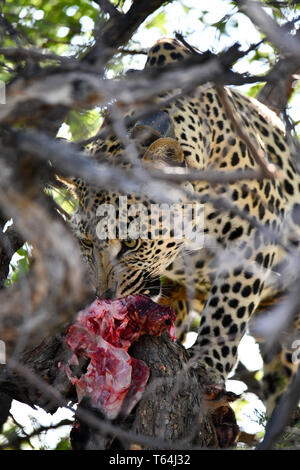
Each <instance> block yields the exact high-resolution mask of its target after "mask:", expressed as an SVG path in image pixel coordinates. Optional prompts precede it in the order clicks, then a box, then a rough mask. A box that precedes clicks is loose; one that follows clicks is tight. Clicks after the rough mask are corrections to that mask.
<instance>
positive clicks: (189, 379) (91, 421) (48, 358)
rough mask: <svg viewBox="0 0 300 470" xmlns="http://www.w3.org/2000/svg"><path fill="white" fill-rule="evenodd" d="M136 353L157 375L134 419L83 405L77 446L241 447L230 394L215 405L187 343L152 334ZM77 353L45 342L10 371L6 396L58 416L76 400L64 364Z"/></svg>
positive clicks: (1, 376)
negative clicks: (112, 417)
mask: <svg viewBox="0 0 300 470" xmlns="http://www.w3.org/2000/svg"><path fill="white" fill-rule="evenodd" d="M131 354H133V355H134V357H136V358H138V359H142V360H143V361H145V362H146V363H147V364H148V365H149V367H150V370H151V377H150V380H149V383H148V384H147V388H146V391H145V393H144V396H143V398H142V400H141V401H140V403H139V404H138V405H137V406H136V408H135V410H134V411H133V413H132V414H131V415H130V416H127V417H125V418H124V417H123V418H122V417H118V418H117V419H116V420H114V421H113V422H108V421H107V420H105V419H104V417H103V416H102V414H101V413H100V412H99V410H95V409H93V408H92V407H91V406H90V404H89V402H88V399H85V400H83V402H81V404H80V405H79V406H78V410H77V412H76V424H75V426H74V427H73V430H72V433H71V437H72V444H73V447H74V448H76V449H104V448H114V449H116V448H119V449H129V448H133V447H134V446H135V448H136V447H138V448H143V449H159V448H164V449H165V448H171V449H172V448H173V449H174V448H177V449H183V448H184V449H188V448H203V447H205V448H207V447H209V448H217V447H229V446H231V445H234V444H235V442H236V438H237V435H238V428H237V426H236V422H235V418H234V414H233V412H232V411H230V410H231V409H230V408H229V405H228V401H227V396H226V394H225V393H224V394H223V395H222V397H223V399H222V400H220V397H218V399H217V400H214V399H212V400H211V401H210V403H209V404H208V401H207V400H208V396H207V393H206V390H205V389H204V387H201V379H200V385H199V377H198V376H197V374H196V372H195V370H194V369H193V368H192V367H190V357H189V354H188V351H187V350H186V349H184V348H183V346H181V345H180V344H179V343H172V341H171V340H170V338H169V336H168V334H164V335H163V336H161V337H160V338H153V337H150V336H144V337H143V338H141V339H140V340H139V341H138V342H137V343H136V344H135V345H134V346H133V347H132V351H131ZM69 355H70V351H69V350H67V348H66V346H65V342H64V335H63V334H61V335H57V336H55V337H53V338H51V339H49V340H47V341H44V342H42V343H41V344H40V346H38V347H36V348H34V349H33V350H32V351H29V352H28V353H26V355H24V357H23V360H22V361H23V364H22V365H18V364H17V363H12V364H14V367H15V369H12V368H10V367H9V366H5V367H4V366H3V368H2V371H1V373H0V388H1V390H2V392H3V393H5V394H6V395H7V396H9V397H10V398H14V399H17V400H18V401H21V402H23V403H26V404H28V405H31V406H40V407H42V408H44V409H45V410H46V411H48V412H51V413H53V412H55V411H56V410H57V408H58V407H59V406H62V405H65V404H66V403H67V402H68V401H69V400H72V401H73V402H75V401H76V394H75V390H74V388H73V387H72V386H71V384H70V382H69V380H68V379H67V377H66V374H65V372H64V369H63V368H62V367H61V365H62V364H65V363H66V362H67V359H68V357H69ZM79 373H80V372H79ZM33 379H34V380H33ZM95 418H96V419H95ZM78 423H80V432H78V431H77V428H78Z"/></svg>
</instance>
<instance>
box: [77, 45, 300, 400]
mask: <svg viewBox="0 0 300 470" xmlns="http://www.w3.org/2000/svg"><path fill="white" fill-rule="evenodd" d="M189 54H190V51H189V50H188V49H186V48H185V47H184V46H182V45H181V44H179V43H178V42H177V41H175V40H172V39H162V40H160V41H158V42H157V43H156V44H155V45H154V46H153V47H152V48H151V50H150V52H149V55H148V58H147V63H146V68H150V67H162V66H165V65H166V64H169V63H171V62H177V61H180V60H182V59H184V58H185V57H187V56H188V55H189ZM226 94H227V97H228V99H229V101H230V103H231V106H232V107H233V109H234V110H235V111H236V112H237V113H238V115H239V117H240V119H241V121H242V123H243V125H244V126H245V129H246V131H247V133H248V135H249V136H250V138H251V139H253V140H254V141H255V142H256V145H258V146H259V147H260V148H261V149H262V150H263V151H264V153H265V156H266V158H267V160H268V161H269V162H272V163H274V164H275V165H276V166H277V167H278V169H279V172H278V176H277V177H276V178H275V179H268V178H265V179H261V180H251V181H250V180H243V181H238V182H235V183H230V184H221V183H219V184H209V183H206V182H199V181H194V182H192V184H191V188H190V189H192V191H193V194H195V195H197V198H198V200H199V201H200V202H202V203H203V204H204V207H205V209H204V210H205V223H204V232H205V244H204V247H203V248H202V249H201V250H198V251H193V252H191V253H189V254H188V257H189V264H190V266H191V267H193V268H194V269H193V280H194V284H195V290H196V294H197V293H199V292H200V293H201V295H202V297H203V293H205V297H206V300H205V301H204V302H199V301H198V302H197V304H196V303H194V305H193V306H192V307H193V309H194V310H196V311H198V312H199V313H201V326H200V330H199V335H198V339H197V343H196V346H195V348H194V350H195V354H196V357H197V360H198V363H199V364H200V365H201V366H202V367H203V370H204V374H205V375H206V377H207V378H208V380H209V381H210V382H213V383H223V382H224V380H225V379H226V377H227V375H228V373H229V372H230V371H231V370H232V368H233V366H234V365H235V363H236V359H237V350H238V345H239V343H240V340H241V338H242V337H243V335H244V333H245V331H246V330H247V327H248V323H249V320H250V318H251V317H252V315H253V314H254V312H255V311H256V310H257V309H258V307H259V306H260V305H261V303H262V302H263V300H264V299H265V298H266V297H270V296H273V295H275V293H278V292H283V291H284V290H286V289H287V288H288V286H289V284H290V283H291V278H290V276H291V274H290V273H291V271H292V267H291V268H290V269H289V271H288V272H289V275H288V276H286V275H285V274H284V271H281V270H282V269H283V268H282V266H283V261H284V260H289V259H290V258H289V257H287V254H286V252H285V250H284V249H283V248H282V246H281V243H282V245H283V246H284V245H286V246H288V248H289V250H291V251H292V252H293V250H296V249H297V245H298V242H299V224H300V194H299V192H300V178H299V174H298V172H297V171H296V168H295V166H294V163H293V161H292V158H291V155H290V150H289V146H288V143H287V140H286V136H285V130H284V126H283V124H282V122H281V121H280V119H279V118H278V117H277V116H276V115H275V114H274V113H273V112H272V111H270V110H269V109H268V108H266V107H265V106H264V105H262V104H261V103H259V102H258V101H256V100H255V99H251V98H249V97H247V96H243V95H241V94H240V93H239V92H237V91H236V90H233V89H229V88H226ZM165 98H166V95H164V96H163V97H157V101H160V100H163V99H165ZM161 112H163V113H165V114H164V116H166V117H167V118H166V120H164V119H163V123H162V124H157V122H155V118H154V121H153V122H154V124H153V122H152V124H151V122H146V124H147V126H148V127H151V126H152V128H153V130H154V134H157V135H156V137H155V136H154V141H155V138H156V139H158V138H161V137H162V138H164V139H173V140H175V141H176V142H177V144H179V148H180V152H181V153H180V156H179V157H178V154H176V155H177V156H176V158H175V157H174V158H175V160H176V159H177V160H176V161H175V162H173V164H177V165H178V164H180V165H181V166H185V167H187V168H190V169H193V168H194V169H197V170H203V169H205V170H216V171H228V170H235V169H236V170H237V169H253V170H255V169H258V164H257V163H256V161H255V159H254V158H253V155H251V153H250V151H249V149H248V148H247V145H246V144H245V142H244V141H242V139H241V138H240V137H239V136H238V135H237V133H236V131H235V129H234V126H233V124H232V122H231V120H230V118H229V117H228V116H227V114H226V111H225V109H224V107H223V105H222V102H221V100H220V98H219V95H218V92H217V90H216V89H215V88H214V87H213V86H208V85H206V86H205V87H203V86H202V87H199V88H198V89H196V90H195V91H193V92H191V93H189V94H187V95H184V96H179V97H177V98H176V99H174V101H170V103H169V104H167V105H162V108H161ZM137 124H138V123H137ZM142 124H144V125H145V121H144V122H143V123H142ZM168 124H171V125H170V126H169V127H168ZM162 128H163V129H162ZM136 130H137V127H136V126H133V128H132V129H131V134H130V135H131V137H132V138H134V137H135V131H136ZM151 144H153V136H152V142H151V141H150V142H146V143H145V142H144V144H143V145H138V152H139V155H140V157H141V158H143V155H145V152H146V151H147V148H149V145H151ZM173 150H174V149H173ZM103 152H105V153H106V154H107V155H108V156H109V158H111V159H113V161H115V160H118V158H119V156H120V155H121V154H122V153H123V149H122V145H121V143H120V141H119V140H118V138H116V137H115V136H114V135H111V136H108V137H107V138H106V139H105V141H102V142H97V145H96V146H94V148H93V149H92V153H93V154H94V158H97V155H99V154H100V153H103ZM162 153H164V152H162ZM166 153H168V152H165V154H166ZM175 153H176V151H175V152H174V155H175ZM155 155H157V154H156V153H155V152H154V157H155ZM170 155H171V157H170V158H171V160H172V155H173V154H172V152H171V153H170ZM159 158H161V155H160V156H159ZM170 158H169V160H168V162H167V163H168V164H170V163H171V164H172V161H170ZM165 163H166V162H165ZM75 185H76V191H77V195H78V199H79V209H78V211H77V213H76V214H75V216H74V225H75V226H76V231H77V234H78V237H79V240H80V243H81V245H82V247H83V251H84V254H85V256H86V258H87V259H88V261H89V262H90V265H91V266H92V270H93V280H94V283H95V289H96V290H97V293H98V294H99V295H102V294H104V293H105V295H115V296H125V295H128V294H134V293H143V294H146V295H149V296H151V297H154V298H156V299H157V298H158V296H159V294H160V278H161V276H164V277H165V278H168V279H170V280H173V281H176V282H178V283H179V284H180V285H185V283H186V272H185V267H184V261H183V257H182V256H181V253H182V249H183V246H182V244H181V243H178V242H177V241H176V240H174V239H173V238H172V237H171V238H170V239H167V240H159V241H157V240H154V241H153V240H146V239H139V240H137V241H136V242H132V241H130V240H129V241H122V240H120V239H118V238H116V239H114V240H104V241H99V239H98V238H97V235H96V232H95V227H96V223H97V217H96V210H97V207H98V206H99V205H100V204H102V203H105V202H110V203H111V202H113V203H116V202H118V198H119V196H120V195H119V194H118V193H116V192H113V191H111V192H107V191H106V192H105V191H102V190H101V188H92V187H90V186H88V185H86V184H85V182H84V181H81V180H78V179H77V180H75ZM128 197H129V204H131V203H134V202H137V201H142V200H141V198H139V197H138V196H136V195H134V194H131V195H128ZM224 201H225V202H226V201H227V202H229V207H227V208H226V207H225V208H224ZM142 202H143V203H144V204H145V205H146V206H147V204H149V203H150V202H151V201H147V200H143V201H142ZM241 214H245V218H244V217H242V216H241ZM152 223H153V224H156V226H157V230H158V231H159V230H160V221H159V220H155V221H152ZM265 229H267V232H266V231H265ZM269 232H272V233H273V234H274V235H275V237H273V238H272V237H270V236H269ZM281 272H282V274H281ZM176 310H177V312H178V325H179V326H180V325H181V326H182V325H183V324H184V321H185V319H186V317H187V308H186V304H185V302H184V301H180V302H177V305H176ZM181 330H182V328H179V331H181ZM285 359H287V355H286V356H285ZM289 359H290V356H289ZM288 362H289V368H290V369H295V367H294V366H293V367H292V363H291V360H290V361H288ZM284 367H287V366H286V364H285V365H284ZM268 374H269V372H268V373H266V377H265V382H266V383H268V381H269V383H271V382H272V380H271V379H272V377H273V378H274V374H273V375H272V373H271V379H270V377H269V379H268ZM272 387H273V382H272ZM272 393H273V392H272Z"/></svg>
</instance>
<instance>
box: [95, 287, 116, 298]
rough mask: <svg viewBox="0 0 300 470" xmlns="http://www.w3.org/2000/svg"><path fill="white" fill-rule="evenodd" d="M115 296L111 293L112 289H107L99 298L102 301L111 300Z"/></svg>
mask: <svg viewBox="0 0 300 470" xmlns="http://www.w3.org/2000/svg"><path fill="white" fill-rule="evenodd" d="M115 294H116V293H115V292H114V291H113V289H107V290H106V291H105V292H103V294H101V295H100V296H99V297H101V298H102V299H107V300H113V299H114V298H115Z"/></svg>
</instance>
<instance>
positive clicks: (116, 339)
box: [66, 295, 175, 419]
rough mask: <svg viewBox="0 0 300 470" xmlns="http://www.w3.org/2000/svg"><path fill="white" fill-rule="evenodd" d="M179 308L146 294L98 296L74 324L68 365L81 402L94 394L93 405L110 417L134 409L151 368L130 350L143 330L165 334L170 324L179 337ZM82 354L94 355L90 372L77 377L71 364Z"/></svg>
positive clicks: (70, 336)
mask: <svg viewBox="0 0 300 470" xmlns="http://www.w3.org/2000/svg"><path fill="white" fill-rule="evenodd" d="M174 320H175V313H174V311H173V310H172V309H171V308H170V307H162V306H160V305H158V304H156V303H155V302H153V301H152V300H150V299H149V298H147V297H145V296H142V295H130V296H128V297H125V298H122V299H117V300H104V299H100V298H99V299H96V300H95V301H94V302H93V303H92V304H91V305H90V306H89V307H87V308H85V309H84V310H82V311H81V312H79V314H78V318H77V323H76V324H74V325H72V326H71V327H70V328H68V330H67V333H66V343H67V346H68V347H69V348H70V349H71V350H72V351H73V353H74V354H73V356H72V358H71V360H70V361H69V363H68V367H67V369H66V371H67V375H68V377H69V378H70V380H71V381H72V383H73V384H74V385H75V386H76V390H77V394H78V398H79V401H80V400H81V399H82V398H83V397H84V396H89V397H90V399H91V401H92V404H93V405H94V406H96V407H97V408H99V409H100V410H101V411H102V412H103V413H104V414H105V415H106V416H107V417H108V418H110V419H113V418H115V417H116V416H118V414H119V413H120V412H122V414H129V413H130V411H131V410H132V408H133V407H134V406H135V404H136V403H137V402H138V401H139V400H140V398H141V396H142V394H143V391H144V390H145V386H146V383H147V380H148V378H149V368H148V366H147V365H146V364H145V363H144V362H143V361H141V360H137V359H134V358H133V357H131V356H130V355H129V354H128V349H129V347H130V346H131V344H132V343H133V342H134V341H137V340H138V339H139V338H140V337H141V336H142V335H144V334H150V335H154V336H159V335H161V334H162V333H163V332H164V331H165V330H167V329H169V333H170V335H171V337H172V339H173V340H175V337H174V333H173V332H174ZM79 357H84V358H86V359H89V360H90V362H89V365H88V367H87V371H86V373H85V374H82V375H81V377H80V378H78V377H73V375H72V371H71V367H70V366H72V365H74V364H78V359H79Z"/></svg>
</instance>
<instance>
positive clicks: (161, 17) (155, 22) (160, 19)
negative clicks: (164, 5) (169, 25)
mask: <svg viewBox="0 0 300 470" xmlns="http://www.w3.org/2000/svg"><path fill="white" fill-rule="evenodd" d="M165 25H166V12H165V11H162V12H160V13H158V15H156V16H155V17H154V18H153V19H152V20H151V21H150V22H148V23H146V28H147V29H151V28H158V29H159V30H160V31H161V32H162V33H163V34H167V29H166V26H165Z"/></svg>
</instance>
